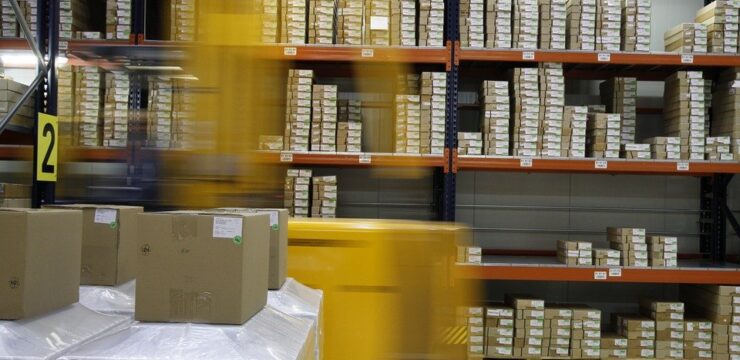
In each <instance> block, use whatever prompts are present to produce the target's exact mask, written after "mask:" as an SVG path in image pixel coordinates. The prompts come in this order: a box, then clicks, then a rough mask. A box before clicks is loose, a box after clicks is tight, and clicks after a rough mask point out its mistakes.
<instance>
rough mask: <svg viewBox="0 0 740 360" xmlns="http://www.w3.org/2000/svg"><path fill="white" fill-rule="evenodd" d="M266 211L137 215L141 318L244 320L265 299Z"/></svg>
mask: <svg viewBox="0 0 740 360" xmlns="http://www.w3.org/2000/svg"><path fill="white" fill-rule="evenodd" d="M269 224H270V216H269V215H268V214H243V213H239V214H218V213H213V212H210V213H208V212H196V211H173V212H163V213H145V214H140V215H139V252H138V258H139V269H138V277H137V280H136V314H135V318H136V320H139V321H157V322H194V323H212V324H243V323H244V322H245V321H247V320H248V319H249V318H250V317H252V316H253V315H254V314H256V313H257V312H258V311H260V310H261V309H262V308H263V307H264V306H265V304H266V302H267V282H268V274H269V251H270V250H269V249H270V226H269Z"/></svg>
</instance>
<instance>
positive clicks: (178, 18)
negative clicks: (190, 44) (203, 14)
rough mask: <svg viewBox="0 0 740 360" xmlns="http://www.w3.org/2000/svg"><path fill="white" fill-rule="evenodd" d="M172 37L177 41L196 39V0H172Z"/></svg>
mask: <svg viewBox="0 0 740 360" xmlns="http://www.w3.org/2000/svg"><path fill="white" fill-rule="evenodd" d="M170 6H171V9H172V17H171V19H172V23H171V24H170V38H171V39H172V40H175V41H193V40H195V13H196V10H195V0H172V2H171V5H170Z"/></svg>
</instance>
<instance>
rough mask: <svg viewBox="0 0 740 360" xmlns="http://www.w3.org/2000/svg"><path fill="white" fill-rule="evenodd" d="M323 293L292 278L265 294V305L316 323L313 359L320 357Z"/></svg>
mask: <svg viewBox="0 0 740 360" xmlns="http://www.w3.org/2000/svg"><path fill="white" fill-rule="evenodd" d="M323 300H324V293H323V291H321V290H317V289H312V288H310V287H308V286H306V285H303V284H301V283H299V282H298V281H296V280H295V279H293V278H288V279H287V280H285V283H284V284H283V287H282V288H280V290H277V291H270V292H268V294H267V305H268V306H270V307H273V308H275V309H277V310H279V311H281V312H284V313H286V314H288V315H291V316H295V317H299V318H303V319H308V320H311V321H313V322H314V323H315V324H316V332H315V333H314V348H315V354H314V356H315V357H314V358H315V359H317V360H318V359H320V358H321V356H320V350H321V346H320V343H321V336H322V334H321V331H322V327H321V310H322V307H323Z"/></svg>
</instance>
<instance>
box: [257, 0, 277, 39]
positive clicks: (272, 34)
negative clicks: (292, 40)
mask: <svg viewBox="0 0 740 360" xmlns="http://www.w3.org/2000/svg"><path fill="white" fill-rule="evenodd" d="M278 3H279V0H262V9H261V11H262V13H261V15H262V18H261V20H262V43H265V44H275V43H278V42H280V37H279V34H280V29H279V27H278V22H279V20H280V16H279V15H278Z"/></svg>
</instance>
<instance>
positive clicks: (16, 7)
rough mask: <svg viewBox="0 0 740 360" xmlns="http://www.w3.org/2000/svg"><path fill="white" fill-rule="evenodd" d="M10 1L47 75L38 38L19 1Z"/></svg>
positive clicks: (24, 34)
mask: <svg viewBox="0 0 740 360" xmlns="http://www.w3.org/2000/svg"><path fill="white" fill-rule="evenodd" d="M8 1H9V2H10V6H11V7H12V8H13V13H14V14H15V19H16V21H18V25H20V26H21V31H22V32H23V37H25V38H26V41H28V46H30V47H31V51H33V54H34V55H36V59H37V60H38V62H39V68H40V69H41V72H43V73H46V72H47V71H48V70H47V69H46V61H45V60H44V56H43V55H42V54H41V50H39V46H38V44H36V38H35V37H34V35H33V34H32V33H31V29H30V28H29V27H28V23H26V18H25V16H23V13H22V12H21V7H20V6H19V5H18V0H8ZM0 129H2V127H0Z"/></svg>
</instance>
